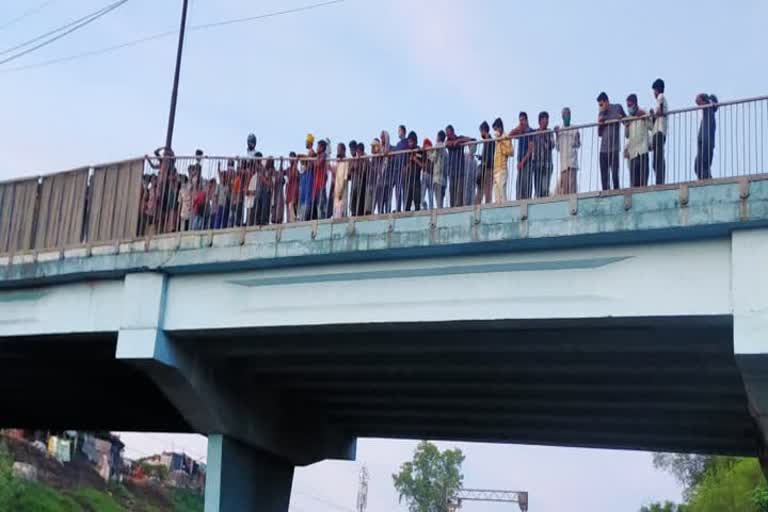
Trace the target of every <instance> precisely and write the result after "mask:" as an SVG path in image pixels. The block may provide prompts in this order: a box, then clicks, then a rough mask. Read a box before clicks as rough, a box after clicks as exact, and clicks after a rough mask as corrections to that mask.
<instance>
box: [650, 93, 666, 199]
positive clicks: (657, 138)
mask: <svg viewBox="0 0 768 512" xmlns="http://www.w3.org/2000/svg"><path fill="white" fill-rule="evenodd" d="M651 87H652V88H653V96H654V98H656V108H655V109H651V118H652V119H653V130H652V132H651V149H652V150H653V172H654V173H655V174H656V184H657V185H663V184H664V171H665V167H666V166H665V162H664V143H665V142H666V141H667V98H666V97H665V96H664V80H662V79H661V78H657V79H656V81H655V82H653V85H652V86H651Z"/></svg>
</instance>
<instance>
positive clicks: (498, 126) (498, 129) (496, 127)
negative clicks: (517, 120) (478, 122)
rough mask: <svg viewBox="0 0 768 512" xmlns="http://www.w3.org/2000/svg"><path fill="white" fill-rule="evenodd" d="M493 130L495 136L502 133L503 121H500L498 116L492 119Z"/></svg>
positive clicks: (499, 135)
mask: <svg viewBox="0 0 768 512" xmlns="http://www.w3.org/2000/svg"><path fill="white" fill-rule="evenodd" d="M493 132H494V133H495V134H496V136H497V137H501V136H502V135H504V121H502V120H501V118H500V117H497V118H496V119H495V120H494V121H493Z"/></svg>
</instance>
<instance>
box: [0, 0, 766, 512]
mask: <svg viewBox="0 0 768 512" xmlns="http://www.w3.org/2000/svg"><path fill="white" fill-rule="evenodd" d="M312 1H313V0H283V1H277V0H262V1H259V2H254V1H248V0H216V1H212V0H191V7H190V15H189V25H190V26H191V27H193V26H196V25H200V24H204V23H211V22H216V21H220V20H227V19H231V18H240V17H247V16H257V15H261V14H265V13H269V12H273V11H279V10H285V9H288V8H292V7H301V6H305V5H308V4H310V3H312ZM41 3H42V1H38V0H25V1H15V2H11V1H4V2H0V27H3V25H4V22H5V21H8V20H12V19H14V18H15V17H17V16H18V15H19V14H21V13H23V12H25V11H27V10H28V9H29V8H30V7H34V6H35V5H38V4H41ZM106 3H107V0H52V1H50V2H49V3H48V5H46V6H45V8H43V9H41V10H40V11H39V12H37V13H36V14H34V15H32V16H29V17H27V18H25V19H23V20H21V21H19V22H18V23H14V24H12V25H11V26H6V27H3V28H0V48H2V49H5V48H10V47H12V46H14V45H15V44H17V43H19V42H21V41H25V40H27V39H30V38H32V37H34V36H36V35H38V34H41V33H43V32H45V31H47V30H48V29H51V28H54V27H57V26H59V25H61V24H64V23H66V22H68V21H70V20H72V19H75V18H77V17H80V16H82V15H85V14H87V13H89V12H91V11H94V10H96V9H99V8H101V7H103V6H104V5H105V4H106ZM179 15H180V2H179V1H175V0H162V1H157V0H129V1H128V2H127V3H126V4H125V5H124V6H122V7H120V8H119V9H117V10H116V11H115V12H113V13H111V14H109V15H108V16H106V17H104V18H102V19H101V20H99V21H97V22H95V23H93V24H92V25H89V26H88V27H87V28H85V29H83V30H81V31H79V32H76V33H74V34H72V35H71V36H69V37H66V38H63V39H62V40H60V41H57V42H56V43H54V44H52V45H50V46H49V47H46V48H43V49H40V50H39V51H36V52H33V53H30V54H29V55H27V56H25V57H23V58H20V59H18V60H16V61H13V62H9V63H7V64H2V65H0V119H2V121H3V122H2V123H0V151H1V152H2V155H3V158H2V160H1V161H0V180H5V179H10V178H13V177H19V176H27V175H35V174H40V173H48V172H55V171H61V170H66V169H71V168H75V167H81V166H83V165H91V164H98V163H103V162H109V161H114V160H121V159H125V158H131V157H136V156H140V155H143V154H145V153H148V152H150V151H152V150H153V149H154V148H156V147H158V146H160V145H161V144H162V143H163V141H164V138H165V129H166V122H167V117H168V101H169V98H170V92H171V81H172V75H173V62H174V55H175V49H176V40H175V38H174V37H167V38H164V39H159V40H155V41H152V42H149V43H146V44H142V45H137V46H133V47H130V48H125V49H122V50H120V51H115V52H112V53H108V54H105V55H99V56H93V57H89V58H84V59H78V60H71V61H68V62H64V63H60V64H55V65H48V66H38V67H35V66H37V65H38V64H40V63H45V62H46V61H49V60H51V59H57V58H61V57H66V56H69V55H74V54H80V53H82V52H88V51H92V50H98V49H100V48H103V47H108V46H112V45H118V44H122V43H125V42H128V41H132V40H135V39H139V38H143V37H145V36H151V35H153V34H156V33H158V32H165V31H168V30H174V29H176V28H177V27H178V19H179ZM766 19H768V2H765V0H734V1H731V2H728V3H727V4H724V3H723V2H716V1H713V0H696V1H689V0H678V1H675V2H669V1H667V2H655V1H648V2H644V3H629V2H616V1H610V0H595V1H581V2H573V1H565V0H555V1H549V2H525V3H523V2H509V1H505V0H476V1H473V2H470V1H468V0H467V1H463V0H418V1H414V0H379V1H375V2H374V1H373V0H345V1H344V2H341V3H338V4H334V5H330V6H326V7H323V8H320V9H317V10H312V11H306V12H303V13H298V14H291V15H285V16H280V17H274V18H267V19H264V20H260V21H254V22H251V23H244V24H238V25H229V26H227V27H224V28H216V29H208V30H191V31H190V32H189V34H188V38H187V42H186V48H185V55H184V61H183V68H182V76H181V87H180V94H179V105H178V117H177V121H176V132H175V139H174V149H175V150H176V153H177V154H192V153H193V152H194V150H195V149H196V148H202V149H204V150H205V151H206V153H208V154H212V155H237V154H242V153H243V152H244V146H245V139H246V136H247V134H248V133H249V132H253V133H255V134H256V135H257V136H258V138H259V149H260V150H261V151H263V152H264V153H265V154H271V155H281V154H287V153H288V152H289V151H291V150H298V149H301V146H302V145H303V141H304V137H305V135H306V133H308V132H311V133H313V134H315V135H316V136H318V137H329V138H330V139H331V140H333V141H348V140H350V139H356V140H361V141H364V142H366V143H369V142H370V140H371V139H372V138H373V137H375V136H377V135H378V134H379V132H380V131H381V130H382V129H387V130H389V131H390V133H394V132H395V131H396V127H397V125H398V124H401V123H402V124H406V125H407V126H408V127H409V129H413V130H415V131H416V132H417V133H419V135H420V136H421V137H424V136H429V137H432V138H434V136H435V133H436V132H437V131H438V130H439V129H441V128H444V127H445V125H446V124H448V123H452V124H454V125H455V126H456V128H457V131H458V132H459V133H460V134H467V135H476V134H477V126H478V125H479V123H480V122H481V121H482V120H488V121H492V120H493V119H494V118H495V117H497V116H500V117H502V118H503V119H504V120H505V121H506V124H507V126H508V127H511V126H512V125H513V124H514V123H513V121H514V120H515V119H516V117H517V113H518V112H519V111H521V110H525V111H527V112H529V113H531V115H532V116H533V115H535V114H536V113H537V112H538V111H540V110H548V111H549V112H550V113H552V115H553V119H556V118H557V115H558V113H559V112H560V109H561V108H562V107H563V106H566V105H567V106H570V107H571V109H572V112H573V121H574V123H584V122H592V121H594V120H595V118H596V114H597V112H596V105H595V97H596V96H597V94H598V93H599V92H600V91H602V90H605V91H607V92H608V94H609V95H610V96H611V97H612V99H613V100H614V101H621V100H622V99H623V98H624V97H625V96H626V95H627V94H629V93H631V92H635V93H637V94H638V96H639V97H640V104H641V106H642V107H645V108H648V107H650V106H652V99H653V96H652V93H651V83H652V81H653V80H654V79H655V78H657V77H662V78H664V80H665V81H666V83H667V92H666V96H667V99H668V102H669V106H670V108H672V109H674V108H681V107H685V106H689V105H692V104H693V99H694V96H695V95H696V94H697V93H700V92H708V93H716V94H717V95H718V96H719V98H720V99H721V100H727V99H735V98H741V97H749V96H757V95H763V94H766V93H767V92H768V71H766V67H765V65H764V58H763V57H762V56H756V55H758V51H759V50H760V49H762V48H764V47H765V36H764V24H765V20H766ZM1 51H2V50H0V52H1ZM7 55H8V54H7V53H6V54H3V53H0V60H2V58H3V57H5V56H7ZM19 68H24V69H19ZM553 124H554V123H553ZM123 435H124V438H125V439H126V440H127V442H128V454H129V455H132V454H133V455H137V454H138V455H141V454H149V453H152V452H155V451H160V450H163V449H172V448H173V449H184V450H187V451H189V452H190V453H192V454H193V455H195V456H198V457H203V456H204V454H205V439H204V438H202V437H199V436H178V435H176V436H174V435H161V434H153V435H138V434H123ZM455 445H456V446H459V447H461V448H462V449H463V450H464V451H465V453H466V455H467V461H466V464H465V474H466V482H465V483H466V485H467V486H473V487H489V488H494V487H498V488H513V489H523V490H527V491H529V492H530V493H531V510H532V511H535V512H557V511H562V510H590V511H592V512H609V511H610V512H621V511H635V510H637V509H638V508H639V506H640V505H641V504H643V503H645V502H646V501H648V500H650V499H679V497H680V491H679V489H678V487H677V485H676V483H675V482H674V480H673V479H672V478H671V477H669V476H667V475H664V474H662V473H659V472H657V471H655V470H654V469H653V468H652V465H651V457H650V455H649V454H647V453H633V452H619V451H600V450H582V449H578V450H577V449H565V448H543V447H523V446H506V445H487V444H466V443H456V444H455ZM441 446H443V447H445V446H453V444H450V445H446V444H441ZM414 447H415V442H404V441H386V440H362V441H361V442H360V444H359V450H358V454H359V456H358V462H356V463H349V462H346V463H342V462H326V463H322V464H319V465H315V466H312V467H309V468H305V469H301V470H299V471H298V472H297V475H296V479H295V485H294V494H293V497H292V511H293V512H308V511H310V510H312V511H320V512H323V511H325V510H327V511H329V512H333V511H334V510H336V511H338V510H348V509H350V508H352V507H353V506H354V503H355V492H356V485H357V474H358V471H359V468H360V465H361V464H366V465H367V466H368V468H369V470H370V473H371V484H370V495H369V508H368V510H369V511H371V512H384V511H393V510H405V508H404V507H403V506H402V505H398V502H397V496H396V495H395V493H394V490H393V489H392V485H391V474H392V473H393V472H395V471H396V470H397V468H398V466H399V464H400V463H402V462H403V461H405V460H406V459H408V458H409V457H410V455H411V453H412V451H413V448H414ZM465 510H467V511H468V512H473V511H477V512H493V511H495V510H499V511H501V510H509V508H508V507H504V506H500V505H485V504H468V505H466V507H465Z"/></svg>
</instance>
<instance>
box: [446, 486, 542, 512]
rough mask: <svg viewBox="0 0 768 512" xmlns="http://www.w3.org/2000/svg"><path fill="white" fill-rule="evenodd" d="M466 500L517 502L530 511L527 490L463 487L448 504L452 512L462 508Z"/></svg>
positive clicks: (524, 510) (521, 508) (521, 507)
mask: <svg viewBox="0 0 768 512" xmlns="http://www.w3.org/2000/svg"><path fill="white" fill-rule="evenodd" d="M464 501H496V502H504V503H517V504H518V506H519V507H520V510H521V511H522V512H527V511H528V493H527V492H525V491H500V490H491V489H461V490H460V491H459V492H458V493H456V496H454V497H453V499H451V500H450V503H449V504H448V507H449V510H450V511H451V512H456V511H458V510H459V509H460V508H461V504H462V502H464Z"/></svg>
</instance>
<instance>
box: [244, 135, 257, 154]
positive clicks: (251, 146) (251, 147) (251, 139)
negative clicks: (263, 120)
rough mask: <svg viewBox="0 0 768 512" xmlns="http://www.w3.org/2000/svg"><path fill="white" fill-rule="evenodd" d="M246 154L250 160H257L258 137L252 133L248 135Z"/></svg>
mask: <svg viewBox="0 0 768 512" xmlns="http://www.w3.org/2000/svg"><path fill="white" fill-rule="evenodd" d="M245 154H246V156H247V157H248V158H256V135H254V134H252V133H251V134H249V135H248V140H247V141H246V150H245Z"/></svg>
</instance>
